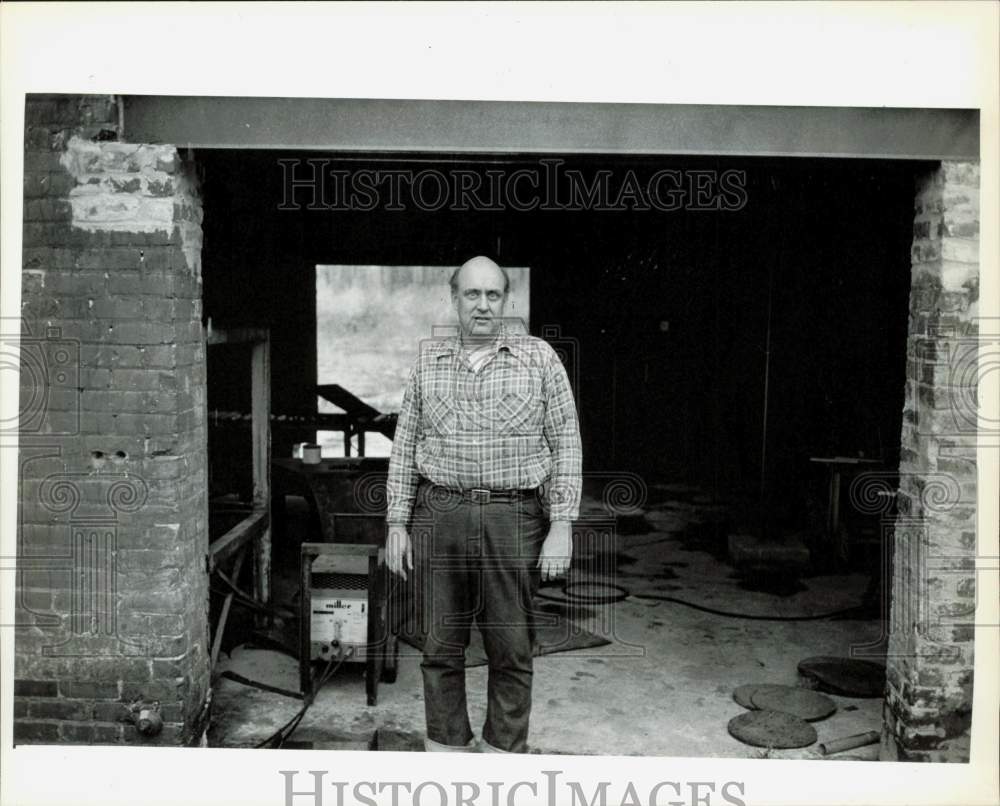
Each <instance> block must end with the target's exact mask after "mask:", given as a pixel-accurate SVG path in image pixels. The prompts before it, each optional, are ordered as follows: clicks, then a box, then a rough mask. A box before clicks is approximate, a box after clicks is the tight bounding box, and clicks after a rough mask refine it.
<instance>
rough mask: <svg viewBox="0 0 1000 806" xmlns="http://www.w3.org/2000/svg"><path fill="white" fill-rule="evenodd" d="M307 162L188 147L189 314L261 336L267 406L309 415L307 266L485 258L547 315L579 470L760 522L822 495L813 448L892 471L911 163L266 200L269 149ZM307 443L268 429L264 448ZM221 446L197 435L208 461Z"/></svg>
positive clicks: (643, 169) (641, 168)
mask: <svg viewBox="0 0 1000 806" xmlns="http://www.w3.org/2000/svg"><path fill="white" fill-rule="evenodd" d="M322 156H325V157H328V158H330V159H333V160H337V162H336V166H337V167H338V168H340V169H343V170H354V169H357V168H363V167H372V166H378V167H380V168H387V167H388V168H399V169H417V170H419V169H425V168H437V169H438V170H441V171H448V170H449V169H454V168H455V167H461V168H462V169H467V170H473V171H478V172H485V171H488V170H494V171H495V170H505V171H514V170H517V169H518V168H519V167H532V166H534V167H536V168H537V166H538V164H539V158H538V157H535V156H530V155H525V156H523V157H507V156H505V157H489V158H487V157H483V158H468V157H454V158H445V157H442V156H441V155H437V156H433V155H423V156H419V157H417V156H413V155H409V156H405V157H404V156H399V157H395V158H392V157H387V156H386V155H384V154H382V155H364V154H354V155H351V156H350V157H346V156H344V155H340V156H339V157H338V156H334V155H322ZM316 157H317V154H316V153H315V152H312V153H282V152H275V151H267V152H256V151H212V150H200V151H198V152H197V161H198V163H199V165H200V166H201V171H202V182H203V195H204V213H205V214H204V222H203V229H204V246H203V278H204V315H205V316H206V317H210V318H211V319H212V322H213V326H214V327H218V328H225V327H234V326H256V327H267V328H269V329H270V332H271V339H272V355H273V361H272V410H273V411H274V412H275V413H279V414H281V413H294V412H299V411H313V412H314V411H315V410H316V409H315V406H316V395H315V391H314V386H315V383H316V346H315V341H316V335H315V332H316V331H315V327H316V325H315V299H314V296H315V266H316V265H317V264H319V263H347V264H350V263H356V264H386V265H392V264H400V265H402V264H406V265H413V264H421V265H457V264H460V263H462V262H464V261H465V260H466V259H467V258H469V257H471V256H473V255H475V254H485V255H488V256H490V257H492V258H494V259H495V260H497V261H498V262H499V263H501V264H506V265H526V266H530V267H531V269H532V273H531V306H532V316H531V318H532V322H531V329H532V332H534V333H535V334H536V335H541V333H542V332H543V329H544V328H547V327H551V326H557V327H558V328H559V331H560V334H561V339H562V341H563V345H562V346H563V348H564V350H565V353H566V355H567V356H568V357H569V360H570V361H572V362H574V364H575V371H576V375H577V377H578V378H579V388H578V389H577V395H578V406H579V410H580V415H581V426H582V433H583V440H584V455H585V472H590V473H605V472H609V471H615V470H619V471H621V470H629V471H633V472H638V473H639V474H641V475H642V476H643V478H644V479H646V480H647V481H657V480H661V481H679V482H683V483H688V484H692V485H696V486H699V487H701V488H702V489H705V490H707V491H708V492H709V493H711V494H713V495H715V496H719V497H723V498H725V499H726V500H728V501H730V502H740V501H742V502H743V503H744V506H743V508H742V510H740V509H739V508H738V507H737V509H736V511H737V512H740V511H742V512H743V513H744V515H743V517H746V518H751V517H756V513H757V512H758V510H757V504H758V503H759V502H763V503H764V506H763V507H762V508H761V510H760V511H763V512H764V513H765V517H766V518H767V519H769V520H770V521H772V522H774V523H776V524H780V525H783V527H784V526H787V527H788V528H801V527H803V525H805V524H806V522H807V520H808V518H809V516H810V511H811V510H815V509H816V508H817V507H819V508H822V506H824V505H825V501H823V500H821V499H822V497H823V495H824V493H823V492H822V491H823V489H824V488H823V484H824V480H825V471H824V470H823V468H821V467H819V466H817V465H814V464H812V463H810V462H809V458H810V457H811V456H834V455H841V456H843V455H849V456H857V455H859V454H863V455H864V456H866V457H872V458H877V459H881V460H883V461H884V462H885V463H886V465H887V466H888V467H896V466H897V462H898V454H899V434H900V417H901V412H902V408H903V390H904V374H905V368H906V358H905V355H906V332H907V301H908V295H909V289H910V255H909V246H910V242H911V240H912V226H913V224H912V221H913V210H912V206H913V187H914V185H913V181H914V175H915V173H916V171H917V170H918V169H919V168H920V164H917V163H913V162H904V161H875V160H844V159H837V160H833V159H801V158H799V159H794V160H792V159H786V160H780V159H770V158H769V159H764V158H740V159H718V158H692V157H683V158H682V157H663V156H660V157H655V158H654V157H618V156H615V157H611V156H587V157H581V156H568V157H565V158H564V160H565V166H567V167H572V168H574V169H578V170H579V171H581V174H582V175H583V176H586V177H588V178H590V179H593V178H594V177H595V176H596V172H597V171H607V172H610V173H609V175H610V177H611V179H610V181H611V183H612V185H614V183H615V181H616V180H617V179H618V178H619V177H621V176H624V175H625V173H626V172H627V171H629V170H630V169H631V170H632V171H633V172H634V173H635V175H636V176H637V177H639V178H640V179H643V178H644V177H646V176H648V175H649V174H651V173H652V172H653V171H656V170H659V169H662V168H671V169H676V170H680V171H693V170H715V171H720V172H721V171H724V170H727V169H732V170H738V171H743V172H745V189H746V193H745V199H746V200H745V204H744V205H743V206H742V208H741V209H739V210H731V211H725V212H722V211H706V210H691V209H688V210H674V211H660V210H656V209H650V210H634V209H633V210H626V211H602V210H597V209H590V210H579V211H570V210H565V209H557V210H540V209H535V210H529V211H518V210H514V209H511V208H510V206H506V207H505V208H504V209H502V210H499V211H474V210H465V211H455V210H448V209H443V210H438V211H433V212H430V211H420V210H416V209H413V208H412V207H408V208H407V209H403V210H393V209H385V203H384V200H383V205H382V206H381V207H377V208H376V209H374V210H370V211H364V212H362V211H329V210H308V209H304V208H305V205H306V203H307V202H308V198H305V197H304V198H301V199H299V201H300V204H301V206H302V208H303V209H299V210H297V211H296V210H282V209H279V205H280V204H281V202H282V199H283V196H284V194H285V186H284V181H285V180H284V169H283V168H282V166H281V164H280V163H279V159H288V158H302V159H306V158H316ZM769 312H770V316H769ZM769 321H770V327H769V326H768V325H769ZM768 344H769V347H770V350H769V353H768V351H767V350H766V347H767V346H768ZM241 349H243V348H240V347H225V348H216V349H213V350H210V352H209V365H208V374H209V402H208V406H209V415H210V423H211V422H212V419H211V415H212V412H213V410H242V411H249V373H248V363H247V360H248V359H247V357H246V356H241V353H240V350H241ZM766 364H769V372H768V373H767V412H766V435H765V427H764V419H765V418H764V399H765V366H766ZM572 374H573V373H572V372H571V375H572ZM345 385H347V384H345ZM213 433H214V434H215V435H214V436H213V437H211V439H214V440H218V439H219V436H218V434H217V433H215V432H214V431H213ZM314 436H315V434H314V433H310V432H308V431H306V432H304V433H296V432H295V431H294V429H277V430H276V431H275V433H274V444H273V450H274V454H275V456H287V455H289V452H290V449H291V443H292V442H295V441H305V440H311V439H313V438H314ZM242 444H243V445H244V446H245V450H244V457H243V459H241V458H240V456H241V454H240V453H239V452H235V453H232V454H230V455H228V456H227V458H226V462H227V463H228V465H229V467H228V468H225V469H220V468H219V467H218V462H217V461H213V473H214V475H215V477H216V478H219V477H220V475H227V474H231V473H240V472H243V473H245V474H246V475H248V474H249V462H248V459H249V442H248V441H246V442H243V443H242ZM765 445H766V456H765V457H764V461H763V462H762V449H763V446H765ZM234 449H235V446H233V445H230V446H229V447H228V450H229V451H233V450H234ZM221 455H222V452H221V451H218V450H214V449H213V447H212V445H211V444H210V457H213V456H214V457H218V456H221ZM762 465H763V467H762Z"/></svg>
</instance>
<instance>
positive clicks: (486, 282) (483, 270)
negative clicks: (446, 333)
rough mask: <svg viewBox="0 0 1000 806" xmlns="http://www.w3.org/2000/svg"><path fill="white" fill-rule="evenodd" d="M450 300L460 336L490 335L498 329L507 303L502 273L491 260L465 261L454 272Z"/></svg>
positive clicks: (481, 337)
mask: <svg viewBox="0 0 1000 806" xmlns="http://www.w3.org/2000/svg"><path fill="white" fill-rule="evenodd" d="M452 302H453V303H454V305H455V311H456V312H457V313H458V321H459V324H460V325H461V327H462V334H463V335H464V336H466V337H469V338H473V339H485V338H491V337H492V336H494V335H495V334H496V332H497V330H498V329H499V328H500V322H501V320H502V318H503V309H504V304H505V303H506V302H507V295H506V294H505V293H504V276H503V272H501V271H500V269H499V268H498V267H497V266H496V265H494V264H493V263H489V262H485V261H484V262H481V263H479V262H473V263H467V264H466V265H465V266H463V267H462V270H461V271H460V272H459V273H458V281H457V288H456V290H455V292H454V293H453V294H452Z"/></svg>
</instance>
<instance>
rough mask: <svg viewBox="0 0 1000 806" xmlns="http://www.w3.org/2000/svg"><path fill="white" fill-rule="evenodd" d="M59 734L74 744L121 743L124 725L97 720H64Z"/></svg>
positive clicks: (64, 739)
mask: <svg viewBox="0 0 1000 806" xmlns="http://www.w3.org/2000/svg"><path fill="white" fill-rule="evenodd" d="M59 736H60V739H62V740H63V741H65V742H69V743H74V744H80V743H84V744H119V743H120V742H121V738H122V726H121V725H113V724H104V725H102V724H98V723H95V722H64V723H62V724H60V725H59Z"/></svg>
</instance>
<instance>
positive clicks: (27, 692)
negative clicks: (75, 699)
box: [14, 680, 59, 697]
mask: <svg viewBox="0 0 1000 806" xmlns="http://www.w3.org/2000/svg"><path fill="white" fill-rule="evenodd" d="M58 693H59V692H58V686H57V684H56V681H55V680H15V681H14V696H15V697H55V696H56V695H57V694H58Z"/></svg>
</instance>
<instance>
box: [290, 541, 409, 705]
mask: <svg viewBox="0 0 1000 806" xmlns="http://www.w3.org/2000/svg"><path fill="white" fill-rule="evenodd" d="M381 554H382V549H380V548H379V547H378V546H376V545H373V544H341V543H303V544H302V566H301V583H302V588H301V594H300V599H299V601H300V621H299V644H300V646H299V675H300V688H301V691H302V694H303V696H304V697H306V698H307V699H308V698H311V697H312V696H313V695H314V694H315V691H314V687H315V684H316V677H317V674H320V673H322V671H323V670H324V669H326V668H328V667H329V665H330V663H331V661H332V662H334V663H336V662H339V661H341V659H343V662H345V663H356V664H364V667H365V690H366V693H367V695H368V704H369V705H375V704H376V703H377V701H378V684H379V681H383V682H386V683H393V682H395V680H396V668H397V662H398V657H399V646H398V643H397V642H396V639H395V636H393V635H390V633H389V630H388V627H387V618H386V611H387V605H386V595H385V591H386V584H385V582H386V573H387V571H386V567H385V564H384V563H382V562H380V559H381Z"/></svg>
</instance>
